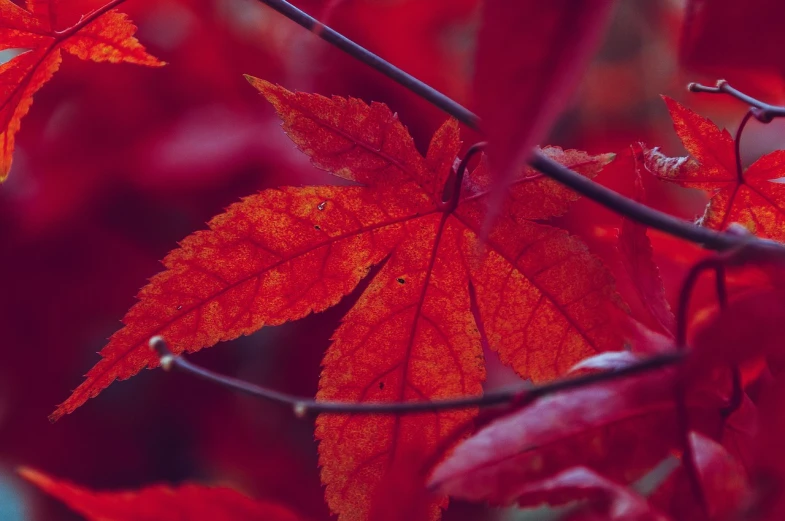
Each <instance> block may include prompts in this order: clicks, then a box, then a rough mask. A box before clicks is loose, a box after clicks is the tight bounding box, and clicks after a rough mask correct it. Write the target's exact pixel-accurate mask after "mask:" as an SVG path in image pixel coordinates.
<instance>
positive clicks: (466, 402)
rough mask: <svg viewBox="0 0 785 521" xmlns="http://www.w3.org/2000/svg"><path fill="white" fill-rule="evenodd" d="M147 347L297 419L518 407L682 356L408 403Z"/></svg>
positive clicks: (167, 363) (164, 363)
mask: <svg viewBox="0 0 785 521" xmlns="http://www.w3.org/2000/svg"><path fill="white" fill-rule="evenodd" d="M150 348H151V349H153V350H154V351H156V352H157V353H158V356H160V361H161V367H163V369H164V370H167V371H169V370H172V369H176V370H178V371H182V372H184V373H187V374H190V375H192V376H196V377H197V378H201V379H202V380H206V381H208V382H211V383H214V384H218V385H220V386H222V387H226V388H227V389H230V390H232V391H236V392H239V393H242V394H247V395H249V396H253V397H254V398H259V399H262V400H267V401H272V402H275V403H280V404H283V405H288V406H289V407H291V408H292V410H293V411H294V414H295V415H296V416H297V417H298V418H302V417H305V416H307V415H313V414H322V413H330V414H414V413H422V412H435V411H444V410H455V409H471V408H475V407H481V408H485V407H493V406H499V405H508V404H509V405H515V406H522V405H525V404H528V403H531V402H532V401H534V400H536V399H538V398H542V397H543V396H547V395H550V394H554V393H558V392H562V391H567V390H569V389H577V388H580V387H585V386H588V385H593V384H598V383H602V382H608V381H612V380H617V379H620V378H626V377H628V376H633V375H636V374H640V373H646V372H649V371H655V370H657V369H662V368H665V367H668V366H672V365H675V364H678V363H679V362H681V361H682V360H684V358H685V354H684V353H681V352H673V353H664V354H661V355H657V356H653V357H651V358H647V359H645V360H641V361H640V362H638V363H635V364H633V365H630V366H628V367H625V368H622V369H618V370H615V371H607V372H602V373H592V374H588V375H583V376H578V377H574V378H564V379H561V380H555V381H553V382H550V383H547V384H543V385H538V386H533V387H527V388H524V389H518V390H506V391H496V392H490V393H486V394H484V395H481V396H466V397H460V398H454V399H447V400H433V401H412V402H365V403H357V402H328V401H317V400H313V399H311V398H304V397H300V396H294V395H291V394H286V393H282V392H278V391H274V390H272V389H267V388H266V387H261V386H259V385H254V384H252V383H249V382H245V381H243V380H240V379H238V378H233V377H231V376H224V375H220V374H218V373H214V372H213V371H210V370H208V369H204V368H202V367H199V366H197V365H194V364H192V363H191V362H189V361H188V360H186V359H185V358H183V357H182V356H176V355H174V354H173V353H172V352H171V351H170V350H169V347H168V346H167V344H166V341H165V340H164V339H163V338H162V337H160V336H156V337H153V338H151V339H150Z"/></svg>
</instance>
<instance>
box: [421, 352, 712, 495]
mask: <svg viewBox="0 0 785 521" xmlns="http://www.w3.org/2000/svg"><path fill="white" fill-rule="evenodd" d="M599 356H604V355H599ZM587 365H589V364H585V363H584V364H583V366H584V367H586V366H587ZM673 382H674V373H673V371H672V370H661V371H654V372H650V373H647V374H644V375H642V376H638V377H635V378H628V379H626V380H618V381H612V382H607V383H603V384H598V385H593V386H588V387H585V388H579V389H576V390H571V391H566V392H563V393H559V394H555V395H552V396H548V397H545V398H543V399H540V400H538V401H536V402H534V403H533V404H532V405H530V406H528V407H525V408H523V409H521V410H519V411H516V412H514V413H512V414H509V415H507V416H503V417H501V418H499V419H498V420H496V421H494V422H493V423H491V424H489V425H488V426H487V427H485V428H483V429H482V430H480V431H479V432H478V433H477V434H475V435H474V436H473V437H471V438H469V439H468V440H466V441H464V442H463V443H461V444H460V445H458V447H457V448H456V449H455V451H454V452H453V453H452V454H451V455H450V457H449V458H448V459H447V460H446V461H444V462H443V463H442V464H441V465H440V466H438V467H437V468H436V469H435V471H434V473H433V476H432V480H431V485H432V486H434V487H436V488H437V489H438V490H440V491H442V492H444V493H447V494H450V495H451V496H454V497H458V498H462V499H467V500H470V501H483V500H484V501H490V502H492V503H496V504H505V503H509V502H511V501H514V500H515V499H516V497H517V496H518V494H519V493H520V488H521V487H522V486H523V485H525V484H527V483H531V482H535V481H538V480H541V479H543V478H546V477H548V476H552V475H554V474H557V473H559V472H563V471H564V470H567V469H569V468H570V467H573V466H576V465H579V466H585V467H587V468H590V469H592V470H594V471H595V472H598V473H600V474H602V475H603V476H605V477H607V478H608V479H610V480H612V481H619V482H621V483H631V482H632V481H634V480H636V479H638V478H640V477H641V476H643V475H644V474H645V473H646V472H647V471H648V470H649V469H651V468H652V467H654V466H655V465H656V464H657V463H658V462H660V461H661V460H662V459H663V458H665V457H666V456H667V455H668V454H669V453H670V452H671V451H672V450H678V449H679V448H680V443H681V435H680V431H679V429H678V423H677V421H676V409H675V403H674V400H673ZM724 404H725V401H724V399H723V398H722V397H720V396H717V395H708V396H707V395H704V394H702V393H691V395H690V398H689V401H688V405H689V408H690V412H691V414H690V418H691V421H692V422H693V425H694V427H700V429H701V430H705V431H710V432H711V431H714V430H715V429H716V426H717V425H718V423H719V418H720V413H719V409H720V408H721V407H722V406H723V405H724Z"/></svg>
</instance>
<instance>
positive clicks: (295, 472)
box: [0, 0, 783, 521]
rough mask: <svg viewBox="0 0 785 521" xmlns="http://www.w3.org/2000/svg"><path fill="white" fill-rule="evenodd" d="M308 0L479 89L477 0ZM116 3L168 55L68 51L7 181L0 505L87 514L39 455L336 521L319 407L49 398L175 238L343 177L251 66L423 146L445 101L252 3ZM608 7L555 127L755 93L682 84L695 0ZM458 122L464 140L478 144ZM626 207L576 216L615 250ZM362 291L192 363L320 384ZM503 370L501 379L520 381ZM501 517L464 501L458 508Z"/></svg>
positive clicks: (592, 140) (157, 392) (457, 90)
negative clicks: (268, 193) (53, 492)
mask: <svg viewBox="0 0 785 521" xmlns="http://www.w3.org/2000/svg"><path fill="white" fill-rule="evenodd" d="M84 3H85V5H86V6H89V5H95V4H97V3H101V2H96V1H95V0H89V1H85V2H84ZM298 5H299V6H300V7H302V8H303V9H305V10H306V11H308V12H310V13H312V14H314V15H317V16H323V15H324V16H327V21H328V23H330V24H332V25H333V27H334V28H336V29H338V30H339V31H341V32H343V33H344V34H346V35H347V36H349V37H350V38H352V39H355V40H356V41H358V42H359V43H361V44H363V45H365V46H366V47H368V48H369V49H371V50H372V51H374V52H376V53H378V54H380V55H381V56H382V57H384V58H386V59H388V60H390V61H391V62H393V63H395V64H396V65H398V66H400V67H402V68H403V69H404V70H407V71H408V72H411V73H412V74H414V75H415V76H417V77H419V78H420V79H422V80H424V81H426V82H428V83H430V84H431V85H433V86H434V87H436V88H437V89H439V90H442V91H444V92H445V93H447V94H448V95H450V96H452V97H455V98H456V99H457V100H458V101H460V102H464V103H465V102H467V101H468V99H469V94H470V93H469V85H470V75H471V70H472V50H473V45H474V35H475V30H476V27H477V24H478V14H479V10H478V1H477V0H452V1H449V2H448V1H434V0H386V1H380V0H344V1H342V2H335V1H333V2H323V1H319V0H309V1H303V2H299V3H298ZM122 10H123V11H125V12H128V13H129V14H130V16H131V18H132V19H133V20H134V22H136V24H137V25H138V26H139V32H138V38H139V39H140V41H141V42H142V43H143V44H144V45H145V46H146V47H147V49H148V50H149V51H150V52H151V53H152V54H154V55H155V56H157V57H159V58H160V59H162V60H165V61H167V62H168V63H169V65H167V66H166V67H165V68H162V69H148V68H144V67H137V66H133V65H110V64H95V63H86V62H80V61H78V60H76V59H72V58H70V57H66V58H65V60H64V63H63V65H62V68H61V70H60V72H58V73H57V74H56V76H55V77H54V79H53V80H52V81H51V82H50V83H49V84H47V85H46V86H45V87H44V88H43V89H42V90H41V91H40V92H39V93H38V94H37V95H36V96H35V103H34V105H33V108H32V110H31V112H30V114H29V115H28V116H27V117H26V118H25V119H24V120H23V123H22V130H21V131H20V133H19V134H18V138H17V149H16V153H15V158H14V166H13V168H12V171H11V174H10V176H9V179H8V181H7V182H6V183H5V184H4V185H2V186H0V252H2V255H1V256H0V263H1V266H2V269H0V518H2V519H9V520H22V519H49V520H55V519H76V516H75V515H73V514H71V513H69V512H68V511H67V510H66V509H65V508H64V507H62V506H60V505H59V504H57V503H56V502H54V501H52V500H49V499H47V498H45V497H44V496H43V495H42V494H40V493H39V492H37V491H35V490H34V489H33V488H32V487H30V486H29V485H27V484H26V483H23V482H21V481H20V479H19V478H18V477H16V475H15V471H14V469H15V467H16V466H18V465H28V466H32V467H35V468H39V469H41V470H43V471H45V472H47V473H50V474H52V475H55V476H58V477H64V478H68V479H71V480H73V481H75V482H77V483H80V484H84V485H87V486H90V487H94V488H99V489H103V488H136V487H139V486H141V485H144V484H148V483H152V482H156V481H169V482H179V481H183V480H199V481H204V482H209V483H222V484H228V485H231V486H233V487H235V488H238V489H240V490H243V491H245V492H247V493H248V494H250V495H252V496H254V497H258V498H270V499H274V500H277V501H280V502H283V503H286V504H289V505H292V506H294V507H295V508H296V509H297V510H299V511H300V512H302V513H303V514H305V515H307V516H309V517H310V518H312V519H315V520H316V519H327V518H328V512H327V509H326V507H325V505H324V501H323V499H322V489H321V486H320V483H319V474H318V469H317V465H316V444H315V442H314V441H313V430H312V428H313V426H312V423H311V422H309V421H301V420H296V419H295V418H293V416H292V414H291V413H290V411H288V410H286V409H283V408H281V407H278V406H275V405H270V404H266V403H259V402H256V401H252V400H250V399H248V398H245V397H241V396H237V395H234V394H232V393H229V392H228V391H226V390H224V389H220V388H217V387H214V386H211V385H209V384H206V383H204V382H201V381H197V380H195V379H193V378H189V377H187V376H184V375H180V374H165V373H163V372H161V371H145V372H144V373H143V374H141V375H139V376H137V377H135V378H133V379H132V380H130V381H128V382H118V383H115V384H114V385H113V386H111V387H110V388H109V389H108V390H107V391H105V392H104V393H102V394H101V395H100V396H99V397H98V398H96V399H93V400H90V401H89V402H88V403H87V404H86V405H85V406H84V407H82V408H81V409H79V410H78V411H77V412H76V413H74V414H73V415H71V416H68V417H65V418H63V419H62V420H60V421H59V422H58V423H56V424H54V425H52V424H50V423H49V422H48V421H47V415H48V414H49V413H51V412H52V410H53V409H54V407H55V405H57V404H58V403H59V402H60V401H62V400H63V399H65V398H66V397H67V396H68V394H69V392H70V390H71V389H73V388H74V387H76V385H77V384H78V383H79V382H80V381H81V375H82V374H83V373H85V372H86V371H87V370H88V369H89V368H90V367H91V366H92V365H93V364H94V363H95V362H96V361H97V356H96V354H95V352H96V351H98V350H99V349H100V348H101V347H103V345H104V343H105V340H106V338H107V337H108V336H109V335H110V334H111V333H113V332H114V331H115V330H116V329H117V328H118V327H119V326H120V324H119V319H120V318H121V317H122V316H123V314H124V313H125V311H126V310H127V309H128V308H129V307H130V306H131V305H132V304H133V303H134V298H133V296H134V294H135V293H136V292H137V291H138V289H139V288H140V287H141V286H142V285H144V284H145V282H146V280H147V278H149V277H150V276H152V275H153V274H155V273H156V272H157V271H158V270H159V268H160V265H159V264H158V259H161V258H162V257H163V256H164V255H165V254H166V253H167V252H168V251H169V250H170V249H172V248H174V247H175V246H176V243H177V241H178V240H180V239H182V238H183V237H185V236H186V235H188V234H189V233H192V232H193V231H195V230H197V229H200V228H203V227H204V223H205V222H206V221H207V220H208V219H209V218H210V217H212V216H213V215H215V214H216V213H219V212H220V211H221V210H222V208H224V207H226V206H227V205H229V204H231V203H232V202H234V201H236V200H238V198H240V197H241V196H244V195H248V194H250V193H253V192H255V191H257V190H260V189H264V188H266V187H271V186H277V185H302V184H313V183H330V182H335V180H334V179H332V178H330V177H329V176H328V175H327V174H325V173H324V172H321V171H318V170H316V169H314V168H313V167H311V166H310V165H309V164H308V162H307V160H306V159H305V158H304V156H302V155H301V154H300V153H299V152H297V151H296V150H295V149H294V147H293V145H292V144H291V142H290V141H289V140H288V139H287V138H286V136H285V135H284V134H283V132H282V131H281V129H280V128H279V123H278V121H277V119H276V118H275V117H274V114H273V111H272V109H271V107H269V106H268V105H267V104H266V103H265V102H264V101H263V100H262V98H261V97H259V96H258V94H257V93H256V91H255V90H254V89H253V88H251V87H250V86H249V85H248V83H247V82H246V81H245V80H244V79H243V76H242V75H243V74H244V73H247V74H252V75H254V76H258V77H261V78H264V79H267V80H270V81H274V82H279V83H281V84H282V85H284V86H285V87H287V88H289V89H298V90H303V91H311V92H319V93H322V94H325V95H330V94H337V95H344V96H346V95H351V96H355V97H359V98H362V99H364V100H366V101H371V100H374V101H382V102H385V103H387V104H388V105H389V106H390V107H391V108H392V109H393V110H394V111H397V112H398V113H399V116H400V118H401V120H402V121H403V122H404V124H406V125H407V126H408V127H409V129H410V130H411V132H412V134H413V135H414V137H415V141H416V143H417V145H418V147H419V148H420V149H421V150H424V148H425V147H426V145H427V143H428V140H429V138H430V135H431V133H432V132H433V131H434V130H435V129H436V127H437V126H438V125H439V124H440V123H441V122H442V121H443V120H444V119H445V115H444V114H442V113H441V112H439V111H438V110H437V109H435V108H433V107H431V106H429V105H428V104H427V103H425V102H423V101H421V100H419V99H417V98H416V97H414V96H413V95H411V94H409V93H408V92H406V91H405V90H404V89H403V88H401V87H399V86H397V85H396V84H394V83H393V82H391V81H390V80H387V79H386V78H384V77H382V76H381V75H379V74H378V73H376V72H373V71H371V70H370V69H368V68H367V67H365V66H364V65H362V64H360V63H357V62H355V61H354V60H352V59H351V58H349V57H347V56H344V55H342V54H341V53H340V52H339V51H337V50H335V49H333V48H331V47H329V46H328V45H327V44H325V43H323V42H321V41H320V40H319V39H318V38H317V37H316V36H315V35H313V34H310V33H308V32H307V31H305V30H303V29H301V28H300V27H298V26H296V25H295V24H293V23H291V22H289V21H288V20H286V19H284V18H283V17H281V16H280V15H278V14H277V13H275V12H273V11H272V10H270V9H268V8H266V7H265V6H263V5H262V4H260V3H258V2H254V1H252V0H159V1H153V0H133V1H129V2H127V3H126V4H124V5H123V6H122ZM614 16H615V18H614V22H613V24H612V26H611V29H610V31H609V33H608V35H607V36H606V43H605V45H604V47H603V49H602V51H601V53H600V55H599V56H598V57H597V59H596V60H595V61H594V63H593V65H592V66H591V68H590V70H589V72H588V74H587V75H586V77H585V78H584V81H583V83H582V85H581V86H580V89H579V95H578V96H577V99H576V100H575V101H574V103H573V104H572V105H571V107H570V108H569V109H568V110H567V111H566V112H565V114H564V116H563V117H562V118H561V120H560V123H559V125H558V126H557V128H556V129H555V130H554V132H553V136H552V138H551V140H550V143H549V144H556V145H560V146H563V147H565V148H583V149H586V150H588V151H589V152H593V153H600V152H609V151H615V152H623V151H625V150H627V147H628V145H629V144H630V143H634V142H637V141H645V142H646V143H648V144H650V145H661V146H663V148H664V149H665V151H666V152H667V153H670V154H678V153H681V152H682V150H681V148H680V145H679V144H678V141H677V140H676V138H675V136H674V134H673V132H672V129H671V126H670V120H669V119H668V116H667V112H666V110H665V107H664V104H663V103H662V102H661V100H660V99H659V96H658V95H659V94H667V95H670V96H672V97H675V98H677V99H679V100H680V101H683V102H685V103H686V104H687V105H688V106H690V107H692V108H694V109H696V110H699V111H700V112H702V113H703V114H705V115H707V116H710V117H712V118H714V119H715V121H717V122H718V123H719V124H720V125H721V126H722V125H723V124H724V125H728V126H730V127H735V125H736V124H737V122H738V120H739V119H740V117H741V115H742V113H743V110H744V107H742V106H740V105H739V104H736V103H732V102H728V101H725V100H721V99H719V98H717V97H711V96H702V97H701V96H697V95H690V94H688V93H687V92H686V90H685V89H684V85H685V84H686V82H687V81H688V80H695V79H698V80H700V79H704V80H708V81H712V79H711V78H701V77H699V76H696V77H692V76H688V75H686V74H685V73H684V72H683V71H681V70H679V68H678V65H677V61H676V55H677V50H678V45H679V32H680V27H681V20H682V7H681V6H679V5H677V4H676V3H668V2H657V1H649V0H646V1H639V2H622V3H620V4H619V6H618V7H617V9H616V13H615V15H614ZM8 57H9V56H5V57H0V59H2V60H5V59H7V58H8ZM464 135H465V140H466V141H467V142H468V145H470V144H471V143H472V141H473V140H474V141H476V140H479V137H478V136H477V135H476V134H474V133H472V132H470V131H467V132H466V133H465V134H464ZM781 135H782V133H781V132H776V131H773V130H772V129H771V128H768V129H764V127H762V126H760V125H751V126H750V129H749V130H748V133H747V134H745V143H744V151H745V155H746V156H747V157H748V158H749V159H752V158H754V157H757V156H758V155H760V154H761V153H763V152H765V151H768V150H771V149H774V148H777V147H779V146H782V144H783V143H781V142H777V139H781V138H780V136H781ZM601 180H602V181H603V182H605V183H606V184H609V185H610V186H613V187H615V188H617V189H620V190H622V191H629V190H630V186H631V178H629V177H624V176H618V175H616V176H615V177H614V176H613V175H611V173H609V174H608V175H605V176H604V178H601ZM646 184H647V188H648V189H649V196H648V197H649V202H651V203H652V204H653V205H655V206H657V207H659V208H662V209H665V210H667V211H669V212H672V213H675V214H678V215H680V216H682V217H686V218H693V217H695V216H696V215H699V214H700V213H702V208H703V205H704V204H705V201H706V199H705V196H704V195H703V194H701V193H697V192H689V191H686V190H683V189H674V188H673V187H672V186H665V185H663V184H660V183H658V182H656V181H653V180H650V179H647V180H646ZM617 222H618V221H617V220H616V218H615V217H613V216H612V215H610V214H609V213H607V212H600V211H598V209H597V207H596V206H595V205H593V204H592V203H590V202H583V201H582V202H581V203H579V204H578V205H576V208H575V209H574V210H573V211H572V212H571V214H570V215H569V216H567V218H566V219H565V220H564V223H565V224H566V225H567V226H569V227H571V228H572V229H573V231H575V232H576V233H580V234H582V235H583V236H584V237H585V238H586V239H587V241H588V242H589V243H590V245H591V246H592V247H593V248H595V251H597V252H598V253H600V254H602V251H603V249H604V248H605V249H607V248H608V247H609V245H610V244H611V242H610V241H611V238H610V236H609V235H608V229H609V228H612V227H613V226H615V225H616V223H617ZM658 260H659V261H660V262H661V266H662V269H663V276H664V278H665V283H666V287H667V288H668V290H669V295H672V294H673V292H672V291H673V288H676V287H677V285H678V281H679V280H680V277H681V273H682V272H681V271H680V270H681V266H680V265H679V264H678V263H677V262H674V261H673V259H672V258H670V256H665V255H662V256H660V258H658ZM361 289H362V288H361ZM358 294H359V292H355V293H354V294H353V295H352V296H350V297H348V298H346V299H344V301H343V302H342V303H341V304H340V305H339V306H337V307H336V308H334V309H331V310H329V311H327V312H325V313H321V314H317V315H313V316H310V317H308V318H306V319H304V320H302V321H299V322H296V323H292V324H287V325H284V326H280V327H275V328H266V329H263V330H262V331H260V332H259V333H257V334H255V335H252V336H250V337H245V338H241V339H238V340H236V341H234V342H229V343H227V344H225V345H219V346H216V347H214V348H212V349H208V350H205V351H203V352H200V353H198V354H196V355H194V356H192V360H193V361H195V362H196V363H198V364H201V365H204V366H206V367H209V368H211V369H214V370H217V371H220V372H224V373H227V374H231V375H235V376H238V377H241V378H244V379H247V380H249V381H252V382H255V383H259V384H263V385H266V386H269V387H273V388H275V389H280V390H283V391H288V392H292V393H297V394H302V395H306V396H312V395H313V394H314V393H315V391H316V386H317V379H318V374H319V368H320V367H319V364H320V360H321V356H322V353H323V351H324V349H325V348H326V346H327V345H328V342H329V337H330V334H331V333H332V331H333V330H334V329H335V327H336V325H337V322H338V320H339V319H340V317H341V316H342V314H343V313H344V312H345V311H346V309H348V307H350V305H351V303H352V302H353V300H354V299H355V298H356V297H357V295H358ZM229 344H231V345H229ZM491 367H493V368H495V369H492V371H491V374H490V376H489V381H490V383H489V385H502V384H505V383H508V382H509V381H510V379H511V377H510V376H509V374H508V373H507V372H505V371H504V370H503V369H499V368H498V367H497V366H493V365H492V366H491ZM498 515H500V514H498V513H494V512H490V513H488V512H484V511H482V510H481V509H479V507H476V506H468V505H457V508H451V509H450V510H449V511H448V513H447V514H446V516H445V519H446V520H448V521H449V520H451V519H453V520H455V519H467V518H471V519H482V518H483V516H498Z"/></svg>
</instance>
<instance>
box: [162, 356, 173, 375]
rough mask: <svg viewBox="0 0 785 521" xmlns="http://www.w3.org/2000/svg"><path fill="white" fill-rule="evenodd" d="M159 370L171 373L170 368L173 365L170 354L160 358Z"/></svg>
mask: <svg viewBox="0 0 785 521" xmlns="http://www.w3.org/2000/svg"><path fill="white" fill-rule="evenodd" d="M160 362H161V368H162V369H163V370H164V371H171V370H172V366H173V365H174V355H173V354H171V353H167V354H165V355H164V356H162V357H161V360H160Z"/></svg>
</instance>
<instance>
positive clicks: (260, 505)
mask: <svg viewBox="0 0 785 521" xmlns="http://www.w3.org/2000/svg"><path fill="white" fill-rule="evenodd" d="M19 473H20V474H21V475H22V476H23V477H24V478H25V479H27V480H28V481H30V482H32V483H34V484H35V485H36V486H38V487H39V488H40V489H41V490H43V491H44V492H46V493H47V494H49V495H51V496H54V497H56V498H57V499H59V500H60V501H62V502H63V503H65V504H66V505H68V506H69V507H70V508H71V509H72V510H74V511H75V512H78V513H79V514H81V515H82V516H84V517H85V518H86V519H89V520H91V521H105V520H107V519H111V520H112V521H171V520H172V519H189V520H198V519H205V520H209V521H261V520H265V521H301V520H303V519H304V518H303V517H301V516H299V515H297V514H295V513H294V512H292V511H291V510H289V509H288V508H286V507H283V506H281V505H277V504H275V503H269V502H265V501H256V500H253V499H251V498H249V497H247V496H244V495H243V494H240V493H239V492H237V491H236V490H232V489H230V488H226V487H207V486H203V485H197V484H194V483H185V484H182V485H179V486H177V487H170V486H168V485H151V486H148V487H145V488H142V489H139V490H118V491H111V492H96V491H93V490H89V489H86V488H83V487H80V486H77V485H74V484H73V483H70V482H68V481H65V480H58V479H54V478H51V477H50V476H47V475H46V474H43V473H41V472H39V471H37V470H33V469H30V468H21V469H20V470H19Z"/></svg>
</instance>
